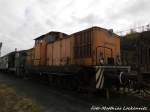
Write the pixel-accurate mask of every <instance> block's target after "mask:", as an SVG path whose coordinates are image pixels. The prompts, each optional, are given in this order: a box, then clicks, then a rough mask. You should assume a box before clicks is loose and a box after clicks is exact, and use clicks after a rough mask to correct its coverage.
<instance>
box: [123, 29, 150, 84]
mask: <svg viewBox="0 0 150 112" xmlns="http://www.w3.org/2000/svg"><path fill="white" fill-rule="evenodd" d="M121 50H122V51H121V54H122V56H121V57H122V63H123V64H124V65H130V66H131V69H132V71H136V72H137V74H138V81H139V82H147V84H149V83H150V31H145V32H142V33H136V32H135V33H132V34H129V35H126V36H124V37H122V38H121ZM149 86H150V85H149Z"/></svg>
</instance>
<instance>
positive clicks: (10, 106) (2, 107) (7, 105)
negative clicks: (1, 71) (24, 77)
mask: <svg viewBox="0 0 150 112" xmlns="http://www.w3.org/2000/svg"><path fill="white" fill-rule="evenodd" d="M0 112H41V109H40V107H39V106H37V105H36V104H35V103H34V102H33V101H32V100H31V99H29V98H27V97H21V96H18V95H17V94H16V92H15V90H14V89H12V88H10V87H8V86H6V85H4V84H0Z"/></svg>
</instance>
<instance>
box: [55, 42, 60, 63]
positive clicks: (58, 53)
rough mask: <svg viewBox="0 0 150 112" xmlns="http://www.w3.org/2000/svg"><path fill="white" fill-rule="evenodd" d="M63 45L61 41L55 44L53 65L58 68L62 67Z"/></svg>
mask: <svg viewBox="0 0 150 112" xmlns="http://www.w3.org/2000/svg"><path fill="white" fill-rule="evenodd" d="M60 51H61V43H60V41H56V42H54V43H53V65H55V66H58V65H60V61H61V56H60V55H61V54H60Z"/></svg>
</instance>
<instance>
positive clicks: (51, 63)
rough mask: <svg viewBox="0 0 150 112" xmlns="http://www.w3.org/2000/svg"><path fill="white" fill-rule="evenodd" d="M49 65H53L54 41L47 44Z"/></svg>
mask: <svg viewBox="0 0 150 112" xmlns="http://www.w3.org/2000/svg"><path fill="white" fill-rule="evenodd" d="M46 62H47V65H48V66H52V65H53V43H51V44H48V45H47V61H46Z"/></svg>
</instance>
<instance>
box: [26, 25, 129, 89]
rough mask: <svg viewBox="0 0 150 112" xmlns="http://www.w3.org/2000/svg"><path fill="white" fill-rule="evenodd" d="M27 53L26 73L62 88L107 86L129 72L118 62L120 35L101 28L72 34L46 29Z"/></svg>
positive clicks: (118, 80) (121, 79)
mask: <svg viewBox="0 0 150 112" xmlns="http://www.w3.org/2000/svg"><path fill="white" fill-rule="evenodd" d="M28 54H29V55H28V58H27V59H28V62H27V63H29V64H30V66H29V64H27V65H28V66H27V67H26V72H27V73H33V74H34V76H36V77H37V76H38V74H39V75H40V76H43V77H46V78H47V79H48V80H49V81H50V82H52V83H53V84H54V83H56V84H57V85H64V86H65V87H66V86H69V87H71V88H78V89H79V88H80V89H81V88H84V89H85V88H86V89H102V88H104V87H107V88H108V87H110V86H112V85H115V84H118V83H123V82H124V80H123V79H124V78H123V72H122V71H124V72H128V71H129V67H125V66H121V65H120V64H121V60H120V38H119V36H118V35H116V34H115V33H113V31H112V30H107V29H104V28H100V27H92V28H88V29H86V30H82V31H79V32H76V33H73V34H71V35H67V34H65V33H61V32H54V31H52V32H49V33H47V34H45V35H42V36H40V37H38V38H36V39H35V46H34V48H33V49H30V51H29V52H28ZM111 79H113V81H109V80H111ZM105 82H111V83H110V84H108V83H105Z"/></svg>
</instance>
